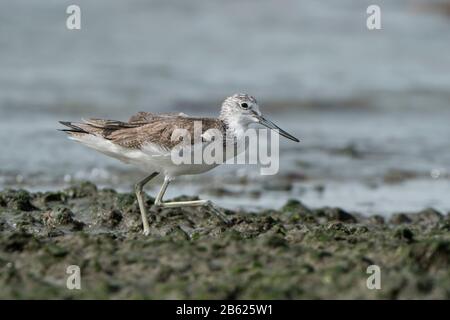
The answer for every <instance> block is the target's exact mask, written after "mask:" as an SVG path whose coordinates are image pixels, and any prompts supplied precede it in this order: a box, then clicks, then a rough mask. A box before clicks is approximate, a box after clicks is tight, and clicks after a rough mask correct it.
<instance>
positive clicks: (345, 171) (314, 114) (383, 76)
mask: <svg viewBox="0 0 450 320" xmlns="http://www.w3.org/2000/svg"><path fill="white" fill-rule="evenodd" d="M374 2H376V4H378V5H379V6H380V7H381V10H382V11H381V13H382V30H375V31H369V30H368V29H367V28H366V18H367V14H366V8H367V7H368V6H369V5H370V4H374ZM70 4H77V5H79V6H80V7H81V13H82V17H81V18H82V24H81V26H82V29H81V30H79V31H70V30H68V29H67V28H66V18H67V14H66V12H65V11H66V8H67V6H68V5H70ZM448 8H450V4H449V2H448V1H429V0H423V1H419V0H408V1H406V0H397V1H381V0H377V1H365V0H341V1H326V0H310V1H299V0H279V1H268V0H258V1H250V0H239V1H237V0H230V1H201V0H190V1H182V0H179V1H166V0H156V1H155V0H152V1H149V0H130V1H118V0H96V1H87V0H77V1H75V2H74V1H64V0H44V1H26V0H14V1H12V0H3V1H1V2H0V48H1V49H0V145H1V151H0V188H6V187H14V188H27V189H31V190H47V189H53V188H60V187H62V186H65V185H67V184H69V183H71V182H73V181H76V180H84V179H88V180H91V181H93V182H95V183H98V184H100V185H102V186H108V187H115V188H118V189H120V190H131V186H132V185H133V183H134V182H135V181H136V180H137V179H139V178H140V177H142V173H139V172H138V171H136V170H134V169H133V168H131V167H127V166H126V165H124V164H121V163H119V162H116V161H115V160H112V159H108V158H107V157H105V156H103V155H101V154H97V153H96V152H94V151H92V150H88V149H86V148H84V147H83V146H81V145H77V144H75V143H73V142H70V141H68V140H67V139H66V137H65V135H64V134H62V133H60V132H57V131H56V129H57V128H58V127H59V125H58V123H57V121H58V120H72V121H73V120H75V121H76V120H79V119H80V118H82V117H84V118H88V117H105V118H110V119H118V120H126V119H128V117H129V116H130V115H131V114H133V113H135V112H137V111H140V110H144V111H152V112H168V111H169V112H170V111H182V112H185V113H188V114H193V115H207V116H216V115H217V114H218V112H219V107H220V103H221V101H222V100H223V99H224V98H225V97H226V96H228V95H231V94H233V93H235V92H248V93H250V94H252V95H254V96H256V97H257V99H258V101H259V103H260V105H261V107H262V111H264V112H265V113H266V114H267V116H268V117H269V118H271V119H272V120H273V121H274V122H276V123H278V124H279V125H280V126H281V127H283V128H285V129H286V130H287V131H289V132H291V133H293V134H294V135H296V136H298V137H300V138H301V140H302V142H301V143H300V144H295V143H293V142H291V141H289V140H280V141H281V166H280V173H279V174H278V175H277V176H271V177H267V176H260V175H259V170H258V168H257V167H254V166H251V167H245V166H239V167H237V166H228V167H220V168H218V169H215V170H213V171H211V172H210V173H208V174H206V175H203V176H196V177H185V178H182V179H181V181H180V182H179V183H178V184H176V186H175V187H173V188H169V191H168V197H170V196H175V195H179V194H197V193H199V194H200V196H201V197H204V198H212V199H214V200H215V201H217V202H218V203H219V204H220V205H223V206H225V207H230V208H237V207H244V206H245V207H246V208H248V207H252V208H256V207H262V208H277V207H279V206H281V205H282V204H283V203H284V202H285V201H286V200H287V199H289V198H297V199H300V200H302V201H303V202H304V203H305V204H306V205H310V206H341V207H343V208H345V209H347V210H357V211H360V212H362V213H365V214H373V213H378V214H389V213H392V212H395V211H411V210H420V209H422V208H424V207H428V206H432V207H435V208H436V209H438V210H442V211H444V212H447V211H449V210H450V197H449V194H450V183H449V182H450V126H449V121H450V108H449V104H450V32H449V31H450V9H448ZM148 190H149V192H155V191H156V187H155V186H153V187H152V186H149V189H148Z"/></svg>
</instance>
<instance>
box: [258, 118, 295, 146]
mask: <svg viewBox="0 0 450 320" xmlns="http://www.w3.org/2000/svg"><path fill="white" fill-rule="evenodd" d="M256 118H257V119H258V121H259V123H260V124H262V125H263V126H265V127H267V128H269V129H272V130H275V131H277V130H278V133H279V134H280V135H282V136H283V137H285V138H288V139H290V140H292V141H295V142H300V140H298V139H297V138H296V137H294V136H292V135H290V134H289V133H287V132H286V131H284V130H283V129H281V128H280V127H279V126H277V125H276V124H275V123H273V122H272V121H270V120H267V119H266V118H264V117H263V116H262V115H256Z"/></svg>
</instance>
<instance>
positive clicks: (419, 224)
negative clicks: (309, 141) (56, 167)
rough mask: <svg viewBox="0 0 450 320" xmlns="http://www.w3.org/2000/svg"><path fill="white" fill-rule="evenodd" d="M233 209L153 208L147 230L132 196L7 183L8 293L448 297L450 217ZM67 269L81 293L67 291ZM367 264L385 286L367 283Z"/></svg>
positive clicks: (4, 256) (2, 250) (1, 269)
mask: <svg viewBox="0 0 450 320" xmlns="http://www.w3.org/2000/svg"><path fill="white" fill-rule="evenodd" d="M180 198H183V197H180ZM180 198H179V199H180ZM152 201H153V199H152V198H151V197H150V196H147V203H148V205H149V207H151V204H152ZM226 213H227V215H228V216H229V218H230V219H231V220H232V225H231V226H226V225H224V224H223V223H222V222H221V221H219V220H218V219H217V218H216V217H215V216H213V215H211V214H210V213H209V212H207V211H206V210H203V209H192V208H191V209H183V210H180V209H162V210H161V209H156V208H154V207H151V209H150V212H149V217H150V220H151V234H150V236H148V237H145V236H143V235H142V234H141V231H142V226H141V220H140V214H139V209H138V205H137V201H136V200H135V196H134V194H132V193H118V192H116V191H114V190H112V189H101V190H100V189H98V188H97V187H96V186H95V185H93V184H91V183H88V182H86V183H81V184H77V185H74V186H72V187H70V188H68V189H64V190H61V191H57V192H37V193H29V192H27V191H25V190H3V191H1V192H0V298H3V299H4V298H18V299H25V298H32V299H37V298H45V299H46V298H50V299H58V298H64V299H66V298H67V299H78V298H80V299H85V298H99V299H108V298H123V299H178V298H187V299H302V298H327V299H345V298H358V299H367V298H382V299H410V298H413V299H416V298H433V299H435V298H437V299H450V216H449V214H448V213H444V212H438V211H436V210H434V209H432V208H428V209H424V210H421V211H418V212H415V213H395V214H393V215H392V216H391V218H390V219H387V220H385V219H384V218H383V217H381V216H368V217H367V216H364V215H362V214H358V213H349V212H346V211H344V210H342V209H340V208H331V207H327V208H316V209H312V208H308V207H306V206H304V205H303V204H302V203H301V202H299V201H298V200H291V201H289V202H288V203H286V204H285V205H284V206H283V207H282V208H280V209H279V210H264V211H260V212H243V211H229V210H227V211H226ZM69 265H77V266H79V267H80V270H81V285H82V288H81V290H69V289H67V287H66V280H67V277H68V275H67V274H66V268H67V267H68V266H69ZM370 265H378V266H379V267H380V270H381V289H380V290H369V289H368V288H367V286H366V280H367V278H368V277H369V274H367V273H366V271H367V267H368V266H370Z"/></svg>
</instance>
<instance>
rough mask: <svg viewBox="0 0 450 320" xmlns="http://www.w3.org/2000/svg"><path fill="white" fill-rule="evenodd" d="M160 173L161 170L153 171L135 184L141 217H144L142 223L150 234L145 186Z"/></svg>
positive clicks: (145, 233) (145, 232) (146, 232)
mask: <svg viewBox="0 0 450 320" xmlns="http://www.w3.org/2000/svg"><path fill="white" fill-rule="evenodd" d="M158 174H159V172H153V173H152V174H151V175H149V176H148V177H146V178H145V179H143V180H141V181H139V182H138V183H136V185H135V186H134V190H135V192H136V198H137V200H138V203H139V210H140V211H141V218H142V225H143V227H144V235H146V236H147V235H148V234H149V233H150V226H149V224H148V218H147V208H146V207H145V201H144V191H143V189H144V186H145V185H146V184H147V183H148V182H149V181H150V180H152V179H153V178H154V177H156V176H157V175H158Z"/></svg>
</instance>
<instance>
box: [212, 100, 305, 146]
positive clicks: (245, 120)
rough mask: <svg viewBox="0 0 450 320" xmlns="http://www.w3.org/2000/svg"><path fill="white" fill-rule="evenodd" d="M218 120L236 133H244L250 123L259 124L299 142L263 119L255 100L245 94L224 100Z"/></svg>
mask: <svg viewBox="0 0 450 320" xmlns="http://www.w3.org/2000/svg"><path fill="white" fill-rule="evenodd" d="M219 118H220V119H221V120H222V121H224V122H225V123H226V124H227V126H228V127H229V128H230V129H231V130H233V131H236V132H239V131H245V130H246V129H247V128H248V126H249V125H250V124H252V123H259V124H262V125H263V126H265V127H267V128H270V129H272V130H278V133H279V134H280V135H282V136H284V137H286V138H288V139H290V140H293V141H296V142H299V140H298V139H297V138H295V137H293V136H292V135H290V134H289V133H287V132H286V131H284V130H283V129H281V128H280V127H278V126H277V125H276V124H274V123H273V122H272V121H269V120H267V119H266V118H265V117H263V115H262V114H261V111H260V110H259V105H258V102H257V101H256V99H255V98H254V97H252V96H250V95H248V94H245V93H238V94H235V95H232V96H231V97H228V98H226V99H225V101H224V102H223V103H222V110H221V111H220V117H219Z"/></svg>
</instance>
